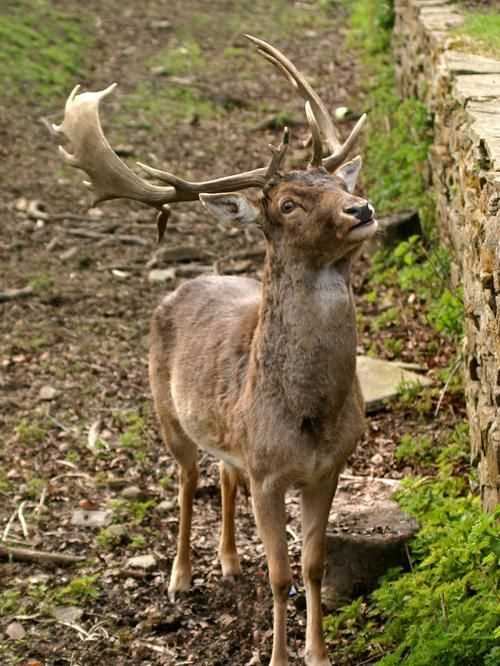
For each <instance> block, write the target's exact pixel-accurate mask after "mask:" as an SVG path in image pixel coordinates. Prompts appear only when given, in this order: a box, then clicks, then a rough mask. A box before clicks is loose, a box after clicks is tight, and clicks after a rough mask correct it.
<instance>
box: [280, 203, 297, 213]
mask: <svg viewBox="0 0 500 666" xmlns="http://www.w3.org/2000/svg"><path fill="white" fill-rule="evenodd" d="M296 208H297V204H296V203H295V201H292V200H291V199H285V201H282V202H281V204H280V210H281V212H282V213H285V215H286V214H288V213H291V212H292V210H295V209H296Z"/></svg>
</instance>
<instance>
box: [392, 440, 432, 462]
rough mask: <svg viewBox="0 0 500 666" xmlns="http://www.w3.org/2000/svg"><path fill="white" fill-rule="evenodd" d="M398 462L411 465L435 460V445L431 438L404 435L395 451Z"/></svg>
mask: <svg viewBox="0 0 500 666" xmlns="http://www.w3.org/2000/svg"><path fill="white" fill-rule="evenodd" d="M394 457H395V458H396V460H404V461H405V462H408V463H411V464H419V463H428V462H433V461H434V460H435V444H434V442H433V441H432V439H431V438H430V437H426V436H423V437H412V436H411V435H403V436H402V437H401V440H400V442H399V444H398V446H397V447H396V450H395V451H394Z"/></svg>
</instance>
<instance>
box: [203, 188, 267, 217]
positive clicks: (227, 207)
mask: <svg viewBox="0 0 500 666" xmlns="http://www.w3.org/2000/svg"><path fill="white" fill-rule="evenodd" d="M199 196H200V201H201V203H202V204H203V205H204V206H205V208H206V209H207V210H208V211H210V212H211V213H212V215H215V217H217V218H218V219H219V220H224V221H227V222H242V223H244V224H245V223H247V224H248V223H249V222H255V220H256V219H257V218H258V217H259V215H260V210H259V209H258V208H257V206H255V205H254V204H253V203H252V202H251V201H250V200H249V199H247V197H246V196H245V195H244V194H240V193H239V192H235V193H234V194H233V193H230V194H200V195H199Z"/></svg>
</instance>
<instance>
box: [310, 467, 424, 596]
mask: <svg viewBox="0 0 500 666" xmlns="http://www.w3.org/2000/svg"><path fill="white" fill-rule="evenodd" d="M397 486H398V482H397V481H391V480H388V481H385V480H384V479H380V480H374V479H368V478H364V477H357V478H352V477H351V478H349V477H348V478H345V477H344V478H341V480H340V483H339V489H338V491H337V496H336V498H335V500H334V504H333V507H332V513H331V516H330V527H329V529H328V531H327V556H326V569H325V576H324V579H323V601H324V603H325V605H326V606H327V608H329V609H333V608H338V607H339V606H341V605H343V604H345V603H348V602H349V601H351V600H352V599H354V598H355V597H358V596H360V595H362V594H367V593H368V592H370V591H371V590H373V589H374V588H375V586H376V584H377V581H378V579H379V578H380V576H381V575H382V574H384V573H385V572H386V571H387V570H388V569H390V568H391V567H396V566H403V567H406V568H408V567H409V566H410V563H409V561H408V552H407V548H406V543H407V541H408V540H409V539H410V538H411V537H412V536H414V535H415V534H416V532H417V531H418V524H417V522H416V520H415V519H414V518H411V517H410V516H408V515H407V514H405V513H404V512H403V511H402V510H401V509H400V507H399V505H398V504H397V503H396V502H395V501H394V500H392V499H391V495H392V494H393V493H394V491H395V490H396V489H397Z"/></svg>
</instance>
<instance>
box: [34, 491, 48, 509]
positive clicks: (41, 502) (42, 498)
mask: <svg viewBox="0 0 500 666" xmlns="http://www.w3.org/2000/svg"><path fill="white" fill-rule="evenodd" d="M46 497H47V486H46V485H45V486H44V487H43V489H42V492H41V493H40V499H39V500H38V506H37V507H36V509H35V513H41V511H42V509H43V506H44V504H45V498H46Z"/></svg>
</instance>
